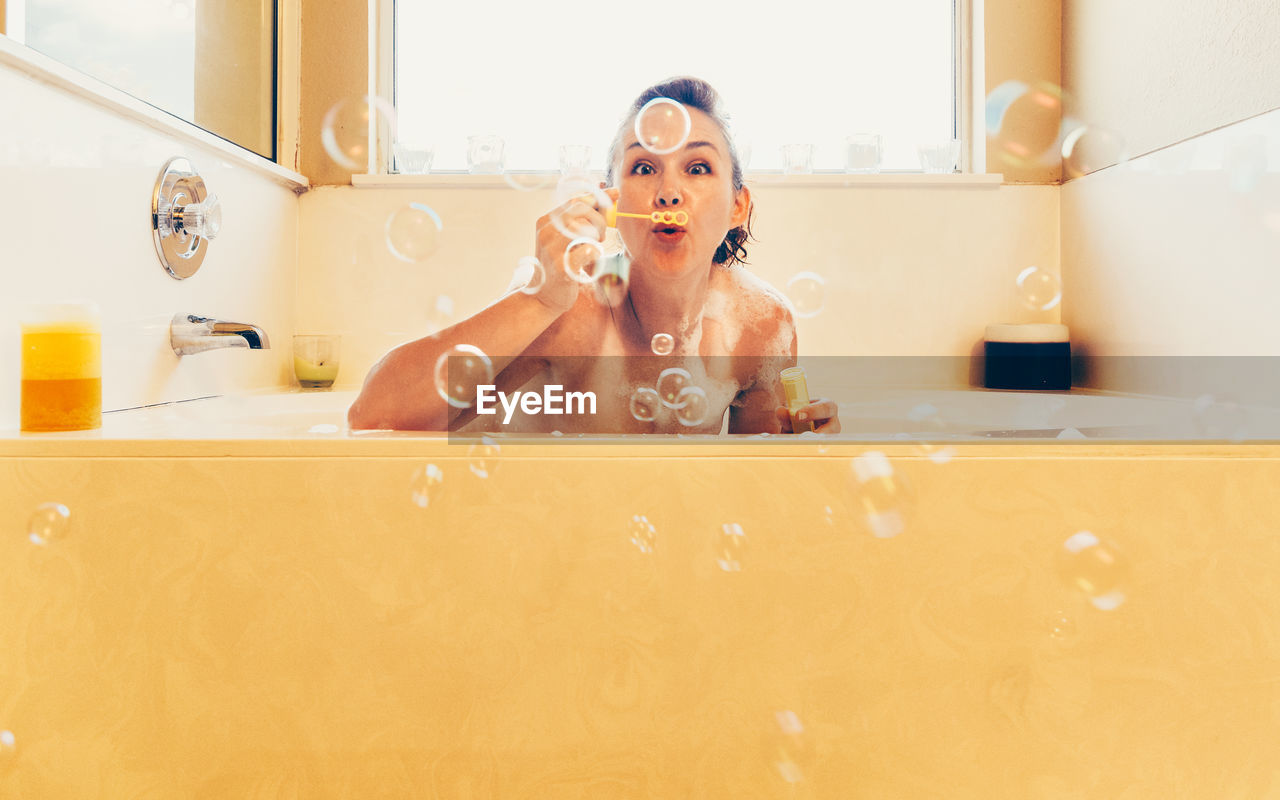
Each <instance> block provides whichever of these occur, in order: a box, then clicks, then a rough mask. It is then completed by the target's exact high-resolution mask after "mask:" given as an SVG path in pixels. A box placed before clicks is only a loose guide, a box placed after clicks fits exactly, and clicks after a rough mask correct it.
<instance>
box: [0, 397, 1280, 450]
mask: <svg viewBox="0 0 1280 800" xmlns="http://www.w3.org/2000/svg"><path fill="white" fill-rule="evenodd" d="M356 394H357V392H356V391H355V390H345V391H330V392H325V391H318V392H317V391H311V392H307V391H293V392H277V391H271V392H262V393H256V394H245V395H240V396H220V397H209V398H201V399H197V400H189V401H184V402H180V403H166V404H161V405H155V406H148V407H144V408H136V409H126V410H121V411H113V412H107V413H106V414H104V416H103V427H102V430H101V432H98V433H93V434H90V435H91V436H101V437H103V438H107V439H133V438H141V439H227V438H233V439H242V438H263V439H279V438H311V437H335V436H336V437H344V436H348V435H351V434H350V433H349V432H348V429H347V425H346V410H347V408H348V407H350V405H351V403H352V402H353V401H354V400H355V397H356ZM839 396H841V397H852V398H856V399H855V400H852V401H846V402H840V403H839V407H840V420H841V426H842V433H841V434H840V435H839V437H831V436H823V437H818V438H820V439H832V438H839V439H855V440H864V441H877V440H879V441H892V440H894V439H912V440H916V439H940V440H955V441H964V440H974V441H985V440H992V439H1000V440H1021V439H1052V438H1057V439H1063V440H1081V439H1087V440H1093V441H1166V440H1215V439H1216V440H1237V441H1280V410H1277V409H1274V408H1262V407H1255V406H1237V405H1235V404H1232V403H1230V402H1225V401H1214V400H1213V399H1212V398H1209V397H1201V398H1195V399H1188V398H1161V397H1149V396H1139V395H1119V394H1112V393H1105V392H1090V391H1084V390H1080V389H1076V390H1073V391H1070V392H1009V391H993V390H986V389H894V388H856V389H846V390H842V391H840V392H839ZM726 426H727V421H726ZM724 430H727V427H726V428H725V429H724ZM0 433H2V432H0ZM9 434H10V435H13V432H12V431H10V432H9ZM63 435H67V436H76V434H63ZM356 435H358V436H387V435H389V434H387V433H373V432H359V433H357V434H356ZM390 435H400V436H404V435H412V436H427V437H430V436H431V435H432V434H390ZM503 436H505V437H506V438H513V439H521V440H523V439H529V440H537V439H539V438H545V436H539V435H530V434H521V435H517V434H505V435H503ZM572 438H583V439H590V440H592V441H603V440H612V439H616V438H618V437H612V436H608V435H591V436H575V437H572ZM656 438H657V440H658V441H671V440H675V439H677V438H678V437H677V436H676V435H674V434H672V435H661V436H658V437H656ZM693 438H699V439H705V437H693ZM734 438H735V440H737V439H738V437H734ZM806 438H807V437H806ZM785 439H786V437H783V439H782V440H780V441H785ZM621 440H625V439H621Z"/></svg>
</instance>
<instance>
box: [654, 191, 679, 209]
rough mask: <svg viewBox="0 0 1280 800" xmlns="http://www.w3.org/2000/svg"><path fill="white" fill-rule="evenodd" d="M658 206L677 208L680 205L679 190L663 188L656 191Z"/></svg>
mask: <svg viewBox="0 0 1280 800" xmlns="http://www.w3.org/2000/svg"><path fill="white" fill-rule="evenodd" d="M658 205H660V206H678V205H680V190H679V189H678V188H676V187H675V186H663V187H662V188H660V189H659V190H658Z"/></svg>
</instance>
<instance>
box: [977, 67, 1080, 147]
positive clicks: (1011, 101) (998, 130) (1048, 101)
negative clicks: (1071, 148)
mask: <svg viewBox="0 0 1280 800" xmlns="http://www.w3.org/2000/svg"><path fill="white" fill-rule="evenodd" d="M1062 105H1063V103H1062V88H1061V87H1059V86H1057V85H1055V84H1052V83H1048V82H1045V81H1040V82H1037V83H1035V84H1031V85H1028V84H1026V83H1023V82H1022V81H1005V82H1004V83H1002V84H1000V85H999V86H997V87H996V88H994V89H992V90H991V94H989V95H987V101H986V127H987V137H988V138H989V139H991V140H992V141H993V142H994V143H995V145H996V152H997V154H998V157H999V160H1000V161H1002V162H1004V163H1005V164H1008V165H1011V166H1015V167H1027V166H1031V165H1033V164H1036V163H1039V164H1042V165H1044V166H1052V165H1054V164H1055V163H1057V158H1058V154H1057V153H1056V152H1055V147H1054V145H1055V144H1057V142H1058V140H1059V136H1060V135H1061V131H1062V118H1063V114H1062Z"/></svg>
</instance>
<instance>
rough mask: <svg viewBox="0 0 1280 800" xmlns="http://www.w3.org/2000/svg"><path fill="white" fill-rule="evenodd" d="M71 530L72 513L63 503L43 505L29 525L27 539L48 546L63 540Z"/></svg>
mask: <svg viewBox="0 0 1280 800" xmlns="http://www.w3.org/2000/svg"><path fill="white" fill-rule="evenodd" d="M70 528H71V511H70V510H69V509H68V508H67V507H66V506H64V505H63V504H62V503H41V504H40V505H39V506H37V507H36V510H35V513H33V514H32V515H31V519H30V521H28V523H27V538H28V539H30V540H31V541H32V542H34V543H35V544H39V545H47V544H49V543H51V542H56V541H58V540H60V539H63V538H65V537H66V535H67V531H68V530H69V529H70Z"/></svg>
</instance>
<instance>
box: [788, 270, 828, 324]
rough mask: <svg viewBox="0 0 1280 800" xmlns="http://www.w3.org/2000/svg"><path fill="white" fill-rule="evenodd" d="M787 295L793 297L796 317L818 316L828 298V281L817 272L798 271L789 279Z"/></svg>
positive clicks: (792, 301)
mask: <svg viewBox="0 0 1280 800" xmlns="http://www.w3.org/2000/svg"><path fill="white" fill-rule="evenodd" d="M787 297H789V298H791V305H792V306H794V307H795V312H796V317H798V318H800V319H809V318H810V317H816V316H818V314H820V313H821V312H822V306H823V304H824V303H825V302H826V299H827V282H826V281H824V280H823V279H822V276H821V275H819V274H818V273H816V272H797V273H796V274H795V275H792V276H791V280H789V281H787Z"/></svg>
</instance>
